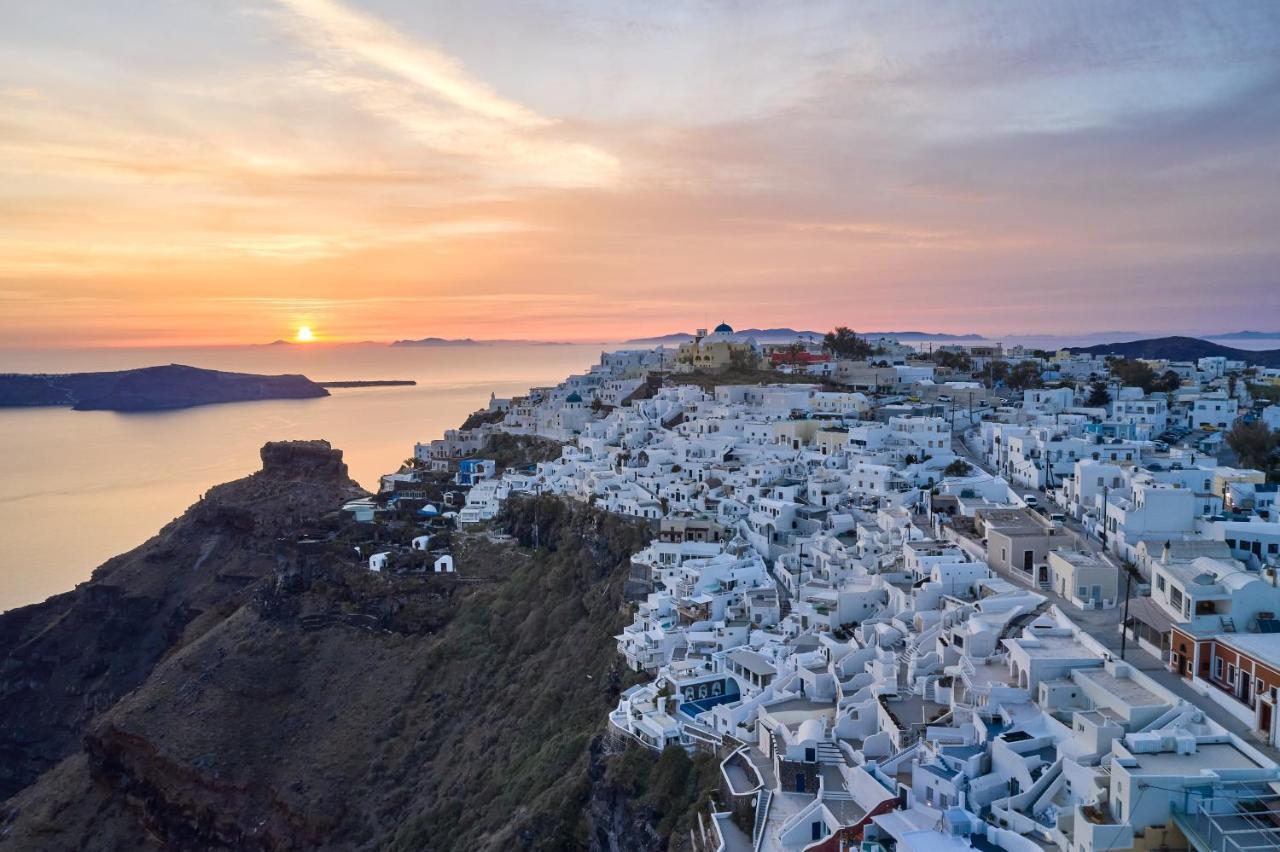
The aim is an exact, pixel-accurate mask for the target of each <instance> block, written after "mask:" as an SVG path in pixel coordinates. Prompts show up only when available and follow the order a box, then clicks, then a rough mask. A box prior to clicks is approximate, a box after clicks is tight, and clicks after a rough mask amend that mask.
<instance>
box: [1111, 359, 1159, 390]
mask: <svg viewBox="0 0 1280 852" xmlns="http://www.w3.org/2000/svg"><path fill="white" fill-rule="evenodd" d="M1111 375H1113V376H1115V377H1116V378H1117V379H1119V380H1120V384H1122V385H1124V386H1125V387H1133V388H1142V390H1143V391H1144V392H1146V393H1150V392H1151V390H1152V389H1153V388H1154V387H1155V386H1156V373H1155V371H1154V370H1152V369H1151V367H1150V366H1148V365H1147V364H1146V362H1144V361H1136V360H1133V359H1131V358H1117V359H1115V360H1114V361H1112V362H1111Z"/></svg>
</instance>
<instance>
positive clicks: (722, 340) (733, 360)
mask: <svg viewBox="0 0 1280 852" xmlns="http://www.w3.org/2000/svg"><path fill="white" fill-rule="evenodd" d="M759 360H760V347H759V346H758V345H757V344H756V342H755V340H753V339H750V338H749V339H747V340H742V341H739V340H734V338H733V328H732V327H731V326H730V325H729V324H728V323H723V322H722V323H720V324H719V325H718V326H716V329H715V331H713V332H712V333H711V334H707V330H706V329H705V328H700V329H698V333H697V334H696V335H694V338H693V340H690V341H689V342H688V343H681V344H680V348H679V349H678V350H677V351H676V366H675V370H676V372H678V373H692V372H693V371H695V370H697V371H700V372H704V373H719V372H722V371H724V370H727V369H729V368H730V367H734V366H743V367H755V366H757V365H758V363H759Z"/></svg>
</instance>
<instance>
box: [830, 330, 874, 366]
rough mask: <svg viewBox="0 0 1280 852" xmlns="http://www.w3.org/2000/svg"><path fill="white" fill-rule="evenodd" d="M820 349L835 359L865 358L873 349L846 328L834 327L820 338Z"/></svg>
mask: <svg viewBox="0 0 1280 852" xmlns="http://www.w3.org/2000/svg"><path fill="white" fill-rule="evenodd" d="M822 349H823V351H825V352H828V353H830V354H831V355H832V356H833V357H835V358H866V357H868V356H869V355H871V354H872V352H873V351H874V348H873V347H872V346H871V344H870V343H868V342H867V341H865V340H863V339H862V338H860V337H858V335H857V333H855V332H854V330H853V329H851V328H849V327H848V326H843V325H841V326H836V327H835V328H834V329H833V330H831V331H828V332H827V333H826V335H825V336H824V337H823V338H822Z"/></svg>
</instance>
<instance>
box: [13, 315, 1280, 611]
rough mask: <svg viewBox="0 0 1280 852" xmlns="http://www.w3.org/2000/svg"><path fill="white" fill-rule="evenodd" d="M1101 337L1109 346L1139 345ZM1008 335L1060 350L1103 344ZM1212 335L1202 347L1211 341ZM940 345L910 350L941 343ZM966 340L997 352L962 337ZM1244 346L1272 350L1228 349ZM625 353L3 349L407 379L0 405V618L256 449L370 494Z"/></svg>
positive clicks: (142, 534) (129, 544)
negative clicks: (94, 402)
mask: <svg viewBox="0 0 1280 852" xmlns="http://www.w3.org/2000/svg"><path fill="white" fill-rule="evenodd" d="M1142 336H1143V335H1140V334H1133V335H1121V334H1116V335H1113V336H1110V339H1111V340H1126V339H1136V338H1139V337H1142ZM1096 338H1097V336H1096V335H1095V336H1090V337H1089V338H1079V339H1074V340H1073V339H1070V338H1063V337H1054V338H1032V337H1027V338H1019V339H1004V340H1002V341H1001V342H1004V343H1005V344H1006V345H1013V344H1014V343H1021V344H1023V345H1025V346H1039V347H1044V348H1057V347H1058V346H1068V345H1087V344H1089V343H1096V342H1101V341H1099V340H1097V339H1096ZM1210 339H1212V338H1210ZM948 342H954V341H948V340H942V339H939V340H936V341H927V340H925V341H920V344H919V345H920V346H921V348H925V347H927V346H928V344H929V343H933V344H934V345H941V344H945V343H948ZM963 342H964V343H967V344H974V343H980V342H993V341H974V340H966V341H963ZM1219 342H1221V343H1223V344H1224V345H1228V346H1234V347H1236V348H1239V349H1267V348H1277V347H1280V340H1277V339H1260V338H1254V339H1245V340H1240V339H1223V340H1221V341H1219ZM624 346H625V345H624V344H607V343H600V344H522V343H511V344H484V345H474V346H424V347H392V346H387V345H385V344H353V345H275V346H247V347H225V348H208V349H197V348H181V349H61V350H53V349H44V350H17V349H0V372H6V373H7V372H17V373H65V372H80V371H99V370H123V369H131V368H135V367H147V366H153V365H156V364H188V365H190V366H194V367H206V368H210V369H218V370H234V371H240V372H248V373H265V374H279V373H301V374H303V375H306V376H308V377H309V378H311V379H314V380H315V381H341V380H368V379H413V380H414V381H416V382H417V385H415V386H413V387H375V388H346V389H339V388H335V389H332V390H331V391H330V392H331V394H332V395H331V396H329V397H324V398H319V399H306V400H275V401H264V402H243V403H230V404H224V405H209V406H202V407H199V408H189V409H183V410H180V411H169V412H159V413H146V414H120V413H115V412H107V411H72V410H70V409H67V408H8V409H4V408H0V448H3V454H2V456H0V458H2V459H3V462H4V463H3V467H2V468H0V611H4V610H7V609H11V608H13V607H18V606H22V605H25V604H30V603H35V602H37V601H41V600H44V599H45V598H47V597H48V596H50V595H54V594H57V593H59V592H65V591H68V590H70V589H72V588H73V587H74V586H75V585H76V584H77V583H80V582H83V581H85V580H87V579H88V578H89V574H90V572H92V570H93V569H94V568H95V567H97V566H98V565H100V564H101V563H102V562H104V561H105V560H107V559H108V558H110V557H112V556H114V555H116V554H119V553H123V552H125V551H127V550H129V549H131V548H133V547H136V546H137V545H139V544H141V543H142V542H143V541H145V540H146V539H148V538H149V537H151V536H152V535H154V534H155V533H156V532H158V531H159V529H160V528H161V527H162V526H164V525H165V524H166V523H168V522H169V521H170V520H172V519H173V518H175V517H176V516H178V515H180V514H181V513H182V512H183V511H185V509H186V508H187V507H188V506H189V505H191V504H192V503H193V502H195V501H196V499H197V498H198V497H199V496H200V495H201V494H203V493H204V492H205V491H206V490H207V489H208V488H209V487H210V486H213V485H217V484H218V483H221V482H227V481H229V480H232V479H237V478H239V477H242V476H245V475H246V474H249V473H252V472H253V471H254V470H257V469H258V467H259V458H258V450H259V449H260V448H261V446H262V445H263V444H264V443H266V442H267V441H277V440H283V439H311V438H323V439H325V440H327V441H329V442H330V443H331V444H332V445H333V446H335V447H337V448H339V449H341V450H342V451H343V454H344V459H345V460H346V462H347V465H348V468H349V469H350V472H351V475H352V477H353V478H354V479H355V480H356V481H357V482H359V483H360V484H361V485H363V486H364V487H366V488H368V489H371V490H372V489H374V488H376V487H377V483H378V477H379V476H380V475H381V474H383V473H386V472H389V471H393V470H395V469H396V468H397V467H398V466H399V464H400V462H401V461H402V460H404V459H406V458H408V457H409V456H410V455H412V453H413V445H414V444H415V443H416V442H419V441H423V442H425V441H429V440H431V439H433V438H438V437H440V436H441V435H442V434H443V433H444V431H445V430H446V429H450V428H453V427H455V426H458V425H459V424H461V423H462V421H463V420H464V419H466V417H467V415H468V414H470V413H471V412H472V411H475V410H476V409H477V408H481V407H483V406H485V405H486V404H487V403H488V400H489V395H490V394H491V393H496V394H497V395H498V396H500V397H507V396H513V395H518V394H521V393H523V392H524V391H526V390H527V389H528V388H530V387H535V386H540V385H551V384H556V383H558V382H560V381H562V380H563V379H564V378H565V377H566V376H568V375H569V374H571V373H575V372H581V371H584V370H586V369H587V368H588V367H589V366H590V365H591V364H593V363H596V362H597V361H598V360H599V357H600V353H601V352H603V351H606V350H612V349H618V348H624Z"/></svg>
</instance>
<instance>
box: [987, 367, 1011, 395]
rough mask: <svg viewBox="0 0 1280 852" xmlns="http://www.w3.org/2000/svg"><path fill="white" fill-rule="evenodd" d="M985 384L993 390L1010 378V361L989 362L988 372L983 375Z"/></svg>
mask: <svg viewBox="0 0 1280 852" xmlns="http://www.w3.org/2000/svg"><path fill="white" fill-rule="evenodd" d="M983 378H984V380H985V381H984V384H986V386H987V387H989V388H993V387H995V386H996V385H998V384H1000V383H1001V382H1003V381H1004V380H1005V379H1007V378H1009V362H1008V361H988V362H987V369H986V372H985V373H984V374H983Z"/></svg>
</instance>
